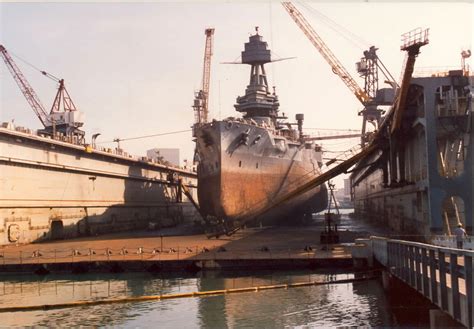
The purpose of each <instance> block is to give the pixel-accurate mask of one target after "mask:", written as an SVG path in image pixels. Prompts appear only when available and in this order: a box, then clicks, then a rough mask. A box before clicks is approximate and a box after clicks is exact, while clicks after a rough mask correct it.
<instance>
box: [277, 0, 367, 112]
mask: <svg viewBox="0 0 474 329" xmlns="http://www.w3.org/2000/svg"><path fill="white" fill-rule="evenodd" d="M282 5H283V7H285V9H286V11H287V12H288V14H290V16H291V18H293V20H294V21H295V23H296V25H298V26H299V28H300V29H301V30H302V31H303V33H304V34H305V35H306V36H307V37H308V39H309V40H310V41H311V43H312V44H313V46H315V47H316V49H317V50H318V51H319V53H320V54H321V55H322V56H323V58H324V59H325V60H326V62H328V64H329V65H330V66H331V68H332V71H333V72H334V73H335V74H337V75H338V76H339V77H340V78H341V79H342V81H343V82H344V83H345V84H346V86H347V87H348V88H349V89H350V90H351V91H352V93H353V94H354V95H355V96H356V97H357V99H358V100H359V101H360V102H361V103H362V104H363V105H366V103H367V102H369V101H370V97H369V96H368V95H367V94H366V93H365V91H364V90H362V89H361V88H360V87H359V85H358V84H357V83H356V82H355V81H354V79H353V78H352V77H351V75H350V74H349V72H347V70H346V69H345V68H344V66H342V64H341V63H340V62H339V60H338V59H337V58H336V56H334V54H333V53H332V51H331V50H330V49H329V48H328V46H327V45H326V44H325V43H324V41H323V40H322V39H321V37H320V36H319V35H318V34H317V33H316V31H315V30H314V29H313V28H312V26H311V25H310V24H309V23H308V21H307V20H306V18H304V16H303V15H302V14H301V13H300V12H299V11H298V9H296V7H295V6H294V5H293V4H292V3H291V2H282Z"/></svg>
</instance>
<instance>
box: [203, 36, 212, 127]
mask: <svg viewBox="0 0 474 329" xmlns="http://www.w3.org/2000/svg"><path fill="white" fill-rule="evenodd" d="M205 34H206V47H205V50H204V69H203V73H202V91H203V92H204V104H203V110H202V114H203V116H202V121H203V122H207V120H208V116H209V85H210V82H211V57H212V48H213V41H214V40H213V36H214V29H213V28H208V29H206V31H205Z"/></svg>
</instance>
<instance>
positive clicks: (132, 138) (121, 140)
mask: <svg viewBox="0 0 474 329" xmlns="http://www.w3.org/2000/svg"><path fill="white" fill-rule="evenodd" d="M190 131H192V130H191V129H186V130H178V131H170V132H167V133H160V134H153V135H144V136H137V137H129V138H116V139H115V140H112V141H105V142H100V143H96V144H106V143H115V142H117V141H120V142H123V141H130V140H135V139H142V138H150V137H159V136H165V135H173V134H180V133H185V132H190Z"/></svg>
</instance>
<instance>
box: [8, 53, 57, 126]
mask: <svg viewBox="0 0 474 329" xmlns="http://www.w3.org/2000/svg"><path fill="white" fill-rule="evenodd" d="M0 53H1V54H2V58H3V60H4V61H5V64H6V65H7V68H8V70H9V71H10V73H11V74H12V76H13V78H14V79H15V82H16V83H17V85H18V87H20V90H21V92H22V93H23V95H24V96H25V98H26V100H27V101H28V103H29V104H30V106H31V108H32V109H33V111H34V112H35V114H36V116H37V117H38V119H40V121H41V123H42V124H43V126H44V127H48V126H50V125H51V122H50V120H49V116H48V114H47V113H46V111H45V109H44V106H43V104H41V101H40V100H39V98H38V95H36V93H35V91H34V90H33V88H32V87H31V86H30V84H29V83H28V81H27V80H26V78H25V77H24V76H23V74H22V73H21V71H20V69H19V68H18V66H16V64H15V62H14V61H13V58H11V56H10V54H9V53H8V52H7V50H6V49H5V47H4V46H3V45H0Z"/></svg>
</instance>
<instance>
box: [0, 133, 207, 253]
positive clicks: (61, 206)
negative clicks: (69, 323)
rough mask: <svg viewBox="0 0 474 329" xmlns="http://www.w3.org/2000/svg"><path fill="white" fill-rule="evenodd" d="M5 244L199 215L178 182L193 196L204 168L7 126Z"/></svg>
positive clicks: (1, 225) (3, 139)
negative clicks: (197, 169) (192, 168)
mask: <svg viewBox="0 0 474 329" xmlns="http://www.w3.org/2000/svg"><path fill="white" fill-rule="evenodd" d="M0 170H1V171H0V173H1V176H0V183H1V189H0V245H6V244H11V243H28V242H33V241H38V240H42V239H48V238H67V237H73V236H79V235H88V234H100V233H106V232H113V231H120V230H128V229H134V228H146V227H151V228H159V227H163V226H172V225H177V224H179V223H182V222H184V221H193V220H196V219H198V218H199V217H198V214H197V212H196V210H195V209H194V207H193V206H192V204H191V203H190V202H188V200H187V199H186V197H185V196H181V192H180V189H179V188H178V186H177V184H176V182H177V179H179V178H180V179H182V180H183V182H184V184H185V185H187V186H188V187H189V189H190V190H191V193H192V194H193V195H197V193H196V185H197V178H196V174H195V173H192V172H189V171H184V170H181V169H179V168H172V167H166V166H163V165H159V164H156V163H152V162H150V161H147V160H146V159H140V160H139V159H135V158H132V157H130V156H128V155H127V154H125V153H123V152H117V151H115V152H113V151H112V150H97V149H90V148H88V149H86V148H85V147H84V146H81V145H75V144H71V143H68V142H64V141H58V140H52V139H48V138H44V137H40V136H36V135H34V134H31V133H29V132H22V131H17V130H11V129H6V128H0Z"/></svg>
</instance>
